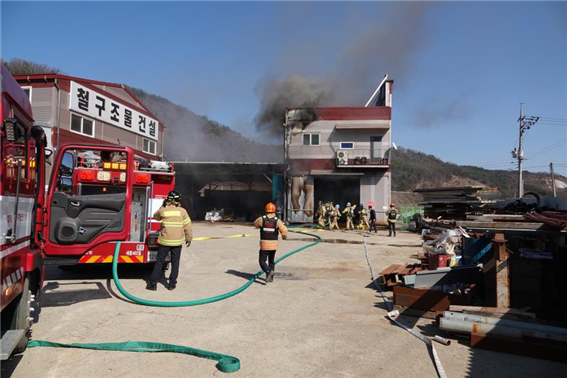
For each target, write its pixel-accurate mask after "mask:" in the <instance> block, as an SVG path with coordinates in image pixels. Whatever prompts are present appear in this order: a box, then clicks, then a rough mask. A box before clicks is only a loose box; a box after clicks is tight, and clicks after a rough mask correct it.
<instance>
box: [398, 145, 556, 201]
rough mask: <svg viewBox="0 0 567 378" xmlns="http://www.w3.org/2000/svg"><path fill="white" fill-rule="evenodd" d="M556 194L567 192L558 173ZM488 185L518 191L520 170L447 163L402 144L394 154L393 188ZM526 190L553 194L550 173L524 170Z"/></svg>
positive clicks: (505, 193) (506, 191) (502, 190)
mask: <svg viewBox="0 0 567 378" xmlns="http://www.w3.org/2000/svg"><path fill="white" fill-rule="evenodd" d="M555 178H556V186H557V188H558V189H557V194H558V195H559V194H567V188H566V187H567V185H566V184H567V178H566V177H563V176H561V175H555ZM464 185H485V186H489V187H494V188H498V189H499V191H500V193H501V195H502V197H503V198H506V197H513V196H514V195H515V194H516V193H517V191H518V189H517V188H518V171H516V170H515V171H507V170H489V169H484V168H480V167H474V166H470V165H456V164H452V163H446V162H444V161H442V160H440V159H439V158H437V157H435V156H433V155H427V154H424V153H423V152H419V151H414V150H410V149H405V148H399V149H398V150H397V151H393V155H392V190H395V191H405V192H410V191H413V190H414V189H415V188H433V187H442V186H464ZM524 188H525V192H535V193H538V194H541V195H550V194H551V193H552V188H551V176H550V174H549V173H533V172H527V171H525V172H524Z"/></svg>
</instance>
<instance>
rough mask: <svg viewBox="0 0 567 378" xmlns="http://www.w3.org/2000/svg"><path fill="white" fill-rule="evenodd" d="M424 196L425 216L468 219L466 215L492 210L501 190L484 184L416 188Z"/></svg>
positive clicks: (416, 191)
mask: <svg viewBox="0 0 567 378" xmlns="http://www.w3.org/2000/svg"><path fill="white" fill-rule="evenodd" d="M414 193H419V194H421V195H422V196H423V202H422V203H421V204H420V205H421V206H423V207H424V209H425V213H424V215H425V217H426V218H432V219H438V218H443V219H466V215H467V214H469V213H473V214H486V213H490V212H492V210H493V208H494V206H493V205H494V204H495V203H496V200H495V198H496V196H497V195H498V194H499V192H498V191H497V190H496V189H494V188H487V187H484V186H461V187H447V188H422V189H415V190H414Z"/></svg>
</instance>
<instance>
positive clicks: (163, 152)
mask: <svg viewBox="0 0 567 378" xmlns="http://www.w3.org/2000/svg"><path fill="white" fill-rule="evenodd" d="M158 130H159V125H158ZM158 135H159V131H158ZM164 148H165V125H163V132H162V133H161V160H164V161H165V150H164ZM158 156H159V155H158Z"/></svg>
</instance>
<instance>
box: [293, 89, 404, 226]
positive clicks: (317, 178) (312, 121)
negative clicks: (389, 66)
mask: <svg viewBox="0 0 567 378" xmlns="http://www.w3.org/2000/svg"><path fill="white" fill-rule="evenodd" d="M392 85H393V81H392V80H385V81H384V82H383V83H382V86H381V87H380V88H379V90H377V92H376V94H377V98H376V99H374V100H373V102H374V104H375V105H374V106H367V107H325V108H299V109H288V110H287V111H286V118H285V124H284V127H285V155H286V168H285V183H286V197H285V202H286V203H285V209H286V214H285V217H286V220H287V221H289V222H313V221H314V215H315V212H316V209H317V206H318V203H319V201H322V202H328V201H331V202H333V203H334V204H338V205H340V207H341V210H342V209H343V208H344V207H345V205H346V203H347V202H351V203H352V204H353V205H357V206H358V207H360V204H362V205H364V207H366V208H367V207H368V206H369V205H370V206H372V207H373V208H374V209H375V210H376V215H377V218H378V219H377V221H378V223H381V224H385V223H386V216H385V213H386V210H387V209H388V208H389V204H390V202H391V174H390V172H391V156H392V152H391V147H392V106H391V104H392V97H391V94H392ZM376 105H377V106H376Z"/></svg>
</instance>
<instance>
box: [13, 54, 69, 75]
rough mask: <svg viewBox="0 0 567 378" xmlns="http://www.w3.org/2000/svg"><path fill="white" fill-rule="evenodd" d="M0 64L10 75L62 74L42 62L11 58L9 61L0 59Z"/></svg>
mask: <svg viewBox="0 0 567 378" xmlns="http://www.w3.org/2000/svg"><path fill="white" fill-rule="evenodd" d="M2 64H3V65H4V66H5V67H6V69H7V70H8V71H10V73H11V74H12V75H32V74H40V73H56V74H62V73H63V72H62V71H61V70H60V69H59V68H56V67H52V66H49V65H47V64H43V63H36V62H31V61H29V60H25V59H20V58H12V59H10V60H9V61H5V60H3V59H2Z"/></svg>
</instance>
